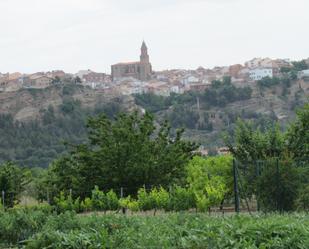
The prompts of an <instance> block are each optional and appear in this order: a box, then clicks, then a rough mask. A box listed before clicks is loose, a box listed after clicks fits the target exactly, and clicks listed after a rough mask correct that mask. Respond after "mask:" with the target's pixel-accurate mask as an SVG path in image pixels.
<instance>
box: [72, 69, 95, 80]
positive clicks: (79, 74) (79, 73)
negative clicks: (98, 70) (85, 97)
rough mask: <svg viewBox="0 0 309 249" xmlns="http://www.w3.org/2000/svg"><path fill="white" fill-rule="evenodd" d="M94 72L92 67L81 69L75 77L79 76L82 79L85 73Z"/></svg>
mask: <svg viewBox="0 0 309 249" xmlns="http://www.w3.org/2000/svg"><path fill="white" fill-rule="evenodd" d="M90 73H92V71H91V70H90V69H88V70H79V71H78V72H77V73H76V74H75V77H79V78H80V79H82V78H83V77H84V76H85V75H87V74H90Z"/></svg>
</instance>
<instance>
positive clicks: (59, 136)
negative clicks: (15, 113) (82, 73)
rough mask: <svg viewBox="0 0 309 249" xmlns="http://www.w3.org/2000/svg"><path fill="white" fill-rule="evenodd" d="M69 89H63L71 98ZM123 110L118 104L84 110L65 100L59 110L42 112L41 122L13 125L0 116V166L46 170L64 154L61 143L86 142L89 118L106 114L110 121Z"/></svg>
mask: <svg viewBox="0 0 309 249" xmlns="http://www.w3.org/2000/svg"><path fill="white" fill-rule="evenodd" d="M70 90H71V89H70V88H64V89H63V91H64V92H65V93H66V94H70V93H71V92H70ZM120 110H122V107H121V104H120V103H117V100H115V101H114V102H111V103H106V104H103V103H102V104H98V105H97V106H96V107H95V108H94V109H86V108H83V107H82V106H81V103H80V102H79V101H76V100H74V99H72V98H70V97H64V101H63V103H62V104H61V105H60V106H59V108H58V110H57V109H55V108H53V107H52V106H50V107H49V108H47V109H45V110H41V115H42V119H41V120H33V121H31V122H18V121H14V120H13V117H12V115H10V114H5V115H0V163H1V162H5V161H9V160H12V161H16V162H17V163H18V164H19V165H24V166H30V167H47V166H48V165H49V163H50V162H51V161H53V160H54V159H55V158H56V157H57V156H58V155H59V154H62V153H64V152H66V151H67V148H66V146H65V144H64V142H68V143H80V142H83V141H85V140H86V138H87V135H86V134H87V129H86V127H85V124H86V121H87V118H88V116H93V115H97V114H99V113H102V112H103V113H105V114H106V115H108V116H109V117H112V116H113V115H115V114H116V113H117V112H119V111H120Z"/></svg>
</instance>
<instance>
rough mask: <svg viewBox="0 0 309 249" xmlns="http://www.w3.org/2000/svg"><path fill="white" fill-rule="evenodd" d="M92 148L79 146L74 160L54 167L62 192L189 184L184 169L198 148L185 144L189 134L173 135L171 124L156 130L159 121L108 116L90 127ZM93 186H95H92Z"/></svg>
mask: <svg viewBox="0 0 309 249" xmlns="http://www.w3.org/2000/svg"><path fill="white" fill-rule="evenodd" d="M88 128H89V136H88V139H89V143H87V144H81V145H76V146H73V149H72V152H71V154H70V155H68V156H65V157H62V158H60V159H59V160H58V161H56V162H55V163H54V164H53V166H52V168H51V169H52V172H53V173H54V174H55V175H56V176H57V177H56V178H57V181H56V183H55V184H56V185H57V186H58V187H59V189H60V190H63V189H70V188H71V189H73V190H74V191H73V193H76V194H78V195H81V196H83V197H85V196H89V194H90V192H91V190H92V188H93V187H94V186H95V185H97V186H100V188H103V189H116V188H120V187H125V188H126V190H127V192H128V193H126V194H129V193H136V191H137V189H138V188H140V187H142V186H143V185H144V184H147V185H154V186H158V185H162V186H166V185H168V184H171V183H173V182H181V181H182V180H183V179H184V167H185V165H186V163H187V162H188V161H189V160H190V159H191V157H192V155H193V151H194V150H195V149H196V148H197V145H196V144H195V143H191V142H186V141H184V140H182V134H183V130H179V131H177V133H176V134H175V135H172V132H171V128H170V127H169V125H168V124H167V123H166V122H165V123H164V124H162V125H161V126H160V127H158V128H156V126H155V124H154V119H153V116H152V115H150V114H149V113H146V114H145V115H142V116H141V115H139V114H138V113H137V112H135V113H133V114H120V115H118V116H117V117H116V118H115V120H110V119H108V118H107V117H106V116H105V115H100V116H99V117H94V118H91V119H90V120H89V122H88ZM90 183H91V184H90Z"/></svg>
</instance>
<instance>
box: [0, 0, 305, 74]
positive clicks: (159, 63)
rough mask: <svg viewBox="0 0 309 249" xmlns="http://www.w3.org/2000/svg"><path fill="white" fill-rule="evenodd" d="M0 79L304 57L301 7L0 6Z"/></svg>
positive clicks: (214, 0)
mask: <svg viewBox="0 0 309 249" xmlns="http://www.w3.org/2000/svg"><path fill="white" fill-rule="evenodd" d="M0 10H1V11H0V33H1V35H0V72H2V73H4V72H16V71H19V72H24V73H33V72H39V71H50V70H58V69H61V70H64V71H66V72H71V73H75V72H77V71H78V70H82V69H91V70H94V71H97V72H105V73H110V65H112V64H115V63H118V62H126V61H136V60H138V59H139V55H140V46H141V43H142V41H143V40H145V41H146V43H147V45H148V49H149V55H150V60H151V63H152V65H153V68H154V70H157V71H158V70H163V69H174V68H183V69H196V68H197V67H199V66H203V67H205V68H212V67H214V66H225V65H231V64H236V63H241V64H242V63H244V62H245V61H247V60H250V59H252V58H254V57H271V58H291V59H292V60H300V59H302V58H308V57H309V32H308V24H309V14H308V10H309V1H308V0H0Z"/></svg>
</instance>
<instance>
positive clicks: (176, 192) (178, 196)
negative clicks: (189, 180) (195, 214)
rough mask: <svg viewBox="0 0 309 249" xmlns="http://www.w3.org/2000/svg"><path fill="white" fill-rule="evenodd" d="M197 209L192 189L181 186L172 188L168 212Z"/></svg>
mask: <svg viewBox="0 0 309 249" xmlns="http://www.w3.org/2000/svg"><path fill="white" fill-rule="evenodd" d="M195 207H196V205H195V197H194V193H193V192H192V191H191V190H190V189H186V188H182V187H179V186H175V187H173V188H172V190H171V191H170V198H169V201H168V204H167V208H166V211H184V210H189V209H191V208H195Z"/></svg>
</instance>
